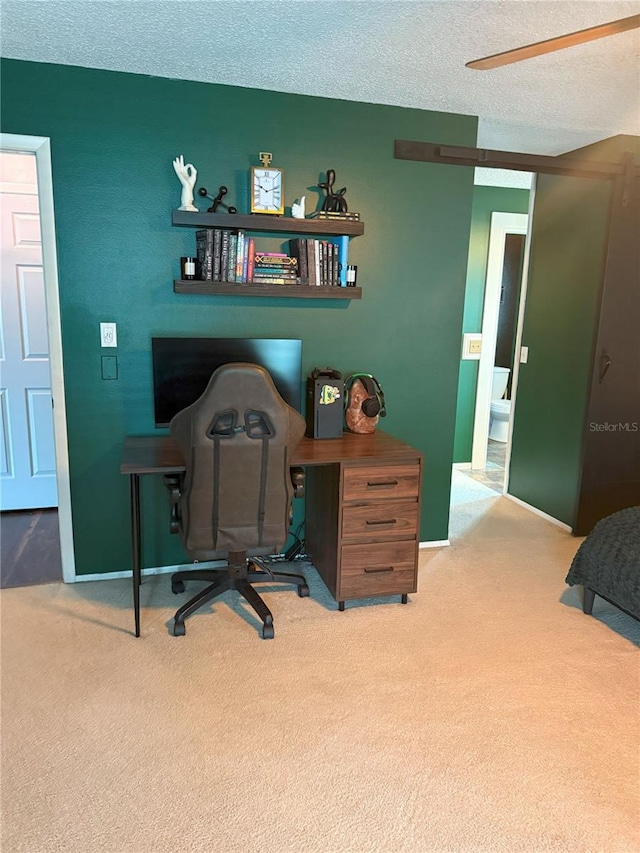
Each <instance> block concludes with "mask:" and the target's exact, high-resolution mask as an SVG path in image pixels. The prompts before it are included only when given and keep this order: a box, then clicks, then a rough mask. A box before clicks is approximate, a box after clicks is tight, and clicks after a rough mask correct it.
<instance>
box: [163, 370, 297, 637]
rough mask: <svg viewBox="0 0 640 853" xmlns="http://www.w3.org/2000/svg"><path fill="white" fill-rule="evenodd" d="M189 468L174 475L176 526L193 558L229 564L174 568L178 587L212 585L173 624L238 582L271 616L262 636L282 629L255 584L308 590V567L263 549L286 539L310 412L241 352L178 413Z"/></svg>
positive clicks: (175, 423) (174, 427)
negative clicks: (294, 457)
mask: <svg viewBox="0 0 640 853" xmlns="http://www.w3.org/2000/svg"><path fill="white" fill-rule="evenodd" d="M170 428H171V432H172V434H173V435H174V437H175V439H176V441H177V443H178V446H179V447H180V450H181V451H182V453H183V455H184V458H185V463H186V472H185V474H184V475H183V476H182V477H181V478H176V477H174V478H165V479H166V480H168V482H167V485H169V486H170V488H171V492H172V530H174V531H177V532H179V533H180V536H181V538H182V542H183V545H184V547H185V550H186V551H187V553H188V554H189V557H190V558H191V559H192V560H194V562H198V561H202V560H219V559H223V558H224V559H226V560H227V563H228V565H227V566H225V567H222V568H220V569H211V568H210V569H193V570H188V571H180V572H176V573H175V574H174V575H172V577H171V589H172V590H173V592H174V593H180V592H183V591H184V588H185V587H184V582H185V581H190V580H199V581H209V585H208V586H207V587H205V589H203V590H201V591H200V592H199V593H198V594H197V595H196V596H195V597H194V598H192V599H191V600H190V601H188V602H187V603H186V604H184V605H183V606H182V607H180V609H179V610H178V611H177V612H176V614H175V617H174V628H173V633H174V635H175V636H182V635H184V633H185V627H184V620H185V619H186V618H187V616H190V615H191V614H192V613H193V612H194V611H196V610H198V609H199V608H200V607H202V606H203V605H204V604H206V603H207V602H208V601H211V600H212V599H213V598H216V597H217V596H219V595H222V594H223V593H225V592H227V591H228V590H230V589H235V590H237V591H238V592H239V593H240V594H241V595H242V596H243V597H244V598H245V599H246V600H247V601H248V602H249V604H250V605H251V606H252V607H253V609H254V610H255V612H256V613H257V614H258V616H259V617H260V619H261V620H262V623H263V627H262V636H263V637H264V638H265V639H271V638H272V637H273V636H274V628H273V616H272V614H271V612H270V610H269V608H268V607H267V605H266V604H265V602H264V601H263V600H262V598H260V596H259V595H258V593H257V592H256V591H255V589H254V588H253V586H252V584H254V583H259V582H286V583H293V584H295V585H296V586H297V589H298V595H300V596H307V595H309V588H308V586H307V584H306V581H305V579H304V578H303V577H302V575H294V574H286V573H284V572H276V571H272V569H271V567H270V564H269V561H267V560H262V561H261V560H260V559H259V557H260V556H263V557H264V556H265V555H268V554H274V553H277V552H279V551H280V549H281V548H282V547H283V546H284V544H285V542H286V540H287V536H288V532H289V526H290V522H291V505H292V498H293V495H294V492H295V491H296V487H297V492H298V493H300V492H301V491H302V472H301V469H295V470H294V472H293V475H292V472H291V470H290V465H289V460H290V457H291V452H292V450H293V449H294V448H295V447H296V445H297V444H298V442H299V441H300V439H301V438H302V436H303V434H304V431H305V422H304V419H303V418H302V416H301V415H299V414H298V412H296V411H295V410H294V409H292V408H291V407H290V406H288V405H287V404H286V403H285V402H284V400H283V399H282V397H281V396H280V394H279V393H278V391H277V389H276V387H275V385H274V384H273V380H272V379H271V376H270V375H269V374H268V373H267V371H266V370H264V368H262V367H258V366H257V365H255V364H246V363H244V362H237V363H233V364H226V365H223V366H222V367H220V368H218V370H216V371H215V373H214V374H213V376H212V377H211V379H210V380H209V384H208V385H207V387H206V389H205V391H204V393H203V394H202V396H201V397H200V398H199V399H198V400H196V402H195V403H193V404H192V405H191V406H189V407H188V408H186V409H184V410H183V411H181V412H179V413H178V414H177V415H176V416H175V417H174V418H173V420H172V421H171V424H170Z"/></svg>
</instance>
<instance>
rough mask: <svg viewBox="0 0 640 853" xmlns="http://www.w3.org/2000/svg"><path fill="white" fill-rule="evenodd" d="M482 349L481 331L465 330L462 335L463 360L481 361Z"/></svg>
mask: <svg viewBox="0 0 640 853" xmlns="http://www.w3.org/2000/svg"><path fill="white" fill-rule="evenodd" d="M481 350H482V335H481V334H480V332H465V333H464V334H463V335H462V359H463V361H479V360H480V352H481Z"/></svg>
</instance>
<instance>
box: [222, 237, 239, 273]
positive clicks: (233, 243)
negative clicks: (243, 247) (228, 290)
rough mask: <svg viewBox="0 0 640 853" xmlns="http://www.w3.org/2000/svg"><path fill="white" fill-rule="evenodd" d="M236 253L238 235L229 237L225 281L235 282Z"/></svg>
mask: <svg viewBox="0 0 640 853" xmlns="http://www.w3.org/2000/svg"><path fill="white" fill-rule="evenodd" d="M237 252H238V235H237V234H230V235H229V261H228V263H227V270H226V273H225V281H235V280H236V255H237Z"/></svg>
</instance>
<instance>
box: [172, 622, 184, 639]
mask: <svg viewBox="0 0 640 853" xmlns="http://www.w3.org/2000/svg"><path fill="white" fill-rule="evenodd" d="M185 633H186V629H185V627H184V622H174V623H173V636H174V637H184V635H185Z"/></svg>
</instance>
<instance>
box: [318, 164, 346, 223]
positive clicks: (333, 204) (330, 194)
mask: <svg viewBox="0 0 640 853" xmlns="http://www.w3.org/2000/svg"><path fill="white" fill-rule="evenodd" d="M335 179H336V173H335V171H334V170H333V169H327V180H326V181H325V182H324V183H318V186H319V187H320V188H321V189H323V190H325V192H326V193H327V197H326V198H325V200H324V202H323V204H322V209H323V210H324V211H325V212H327V213H346V212H347V200H346V199H345V197H344V194H345V193H346V191H347V188H346V187H342V189H341V190H338V192H337V193H336V192H334V191H333V184H334V181H335Z"/></svg>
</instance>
